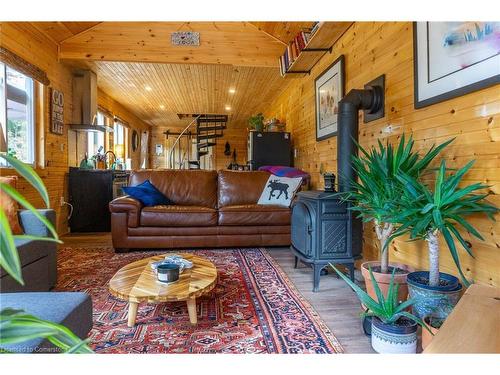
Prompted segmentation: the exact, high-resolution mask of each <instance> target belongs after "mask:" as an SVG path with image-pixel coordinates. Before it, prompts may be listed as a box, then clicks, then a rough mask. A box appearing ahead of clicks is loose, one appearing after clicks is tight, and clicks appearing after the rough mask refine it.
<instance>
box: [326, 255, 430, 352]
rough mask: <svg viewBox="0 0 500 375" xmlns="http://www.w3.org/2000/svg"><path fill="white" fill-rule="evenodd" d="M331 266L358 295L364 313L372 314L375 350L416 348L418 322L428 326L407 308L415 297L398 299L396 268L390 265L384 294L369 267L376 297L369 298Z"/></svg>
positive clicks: (425, 327) (404, 350)
mask: <svg viewBox="0 0 500 375" xmlns="http://www.w3.org/2000/svg"><path fill="white" fill-rule="evenodd" d="M330 266H331V267H332V268H333V269H334V270H335V272H337V274H338V275H339V276H340V277H341V278H342V279H344V281H345V282H346V283H347V284H349V286H350V287H351V288H352V290H354V292H355V293H356V294H357V295H358V298H359V299H360V301H361V303H362V304H363V305H365V306H366V307H367V311H366V312H364V313H362V315H364V316H371V317H373V319H372V329H371V332H372V334H371V343H372V347H373V349H374V350H375V351H376V352H377V353H383V354H399V353H400V354H412V353H416V351H417V328H418V325H421V326H422V328H423V329H428V328H427V326H425V324H424V323H423V322H422V320H421V319H420V318H418V317H416V316H415V315H412V314H411V313H409V312H408V311H407V309H408V308H409V307H410V306H412V305H413V304H414V303H415V300H412V299H410V300H407V301H404V302H400V301H399V300H398V289H399V285H398V284H396V283H395V281H394V277H395V273H396V268H393V270H392V273H391V279H390V282H389V288H388V290H387V295H386V296H384V294H383V293H382V290H381V289H380V287H379V285H378V283H377V280H375V276H374V274H373V271H372V270H371V268H370V269H369V271H368V272H369V274H370V278H371V280H372V283H373V288H374V290H375V293H376V295H377V297H378V298H377V299H376V300H375V299H373V298H372V297H370V296H369V295H368V294H367V293H366V292H365V291H363V290H362V289H361V288H360V287H359V286H357V285H356V284H355V283H354V282H352V281H351V280H350V279H349V278H348V277H347V276H346V275H344V274H343V273H342V272H341V271H339V270H338V269H337V268H336V267H335V266H334V265H333V264H330Z"/></svg>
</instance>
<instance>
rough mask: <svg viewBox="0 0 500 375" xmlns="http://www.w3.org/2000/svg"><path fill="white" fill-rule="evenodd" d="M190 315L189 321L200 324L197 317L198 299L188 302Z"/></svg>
mask: <svg viewBox="0 0 500 375" xmlns="http://www.w3.org/2000/svg"><path fill="white" fill-rule="evenodd" d="M186 303H187V307H188V313H189V321H190V322H191V324H197V323H198V317H197V316H196V298H191V299H188V300H187V301H186Z"/></svg>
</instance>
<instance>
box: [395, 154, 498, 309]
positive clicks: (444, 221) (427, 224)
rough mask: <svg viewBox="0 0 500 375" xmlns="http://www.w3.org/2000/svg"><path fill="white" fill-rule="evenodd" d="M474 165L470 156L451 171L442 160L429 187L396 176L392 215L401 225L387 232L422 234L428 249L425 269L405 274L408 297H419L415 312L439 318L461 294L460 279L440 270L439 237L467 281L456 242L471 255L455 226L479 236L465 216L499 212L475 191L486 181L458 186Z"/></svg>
mask: <svg viewBox="0 0 500 375" xmlns="http://www.w3.org/2000/svg"><path fill="white" fill-rule="evenodd" d="M473 164H474V161H471V162H469V163H468V164H467V165H465V166H464V167H463V168H460V169H459V170H457V171H456V172H454V173H448V171H447V168H446V162H445V161H444V160H443V161H442V162H441V165H440V168H439V170H438V171H437V174H436V181H435V183H434V191H431V189H430V188H429V186H427V184H425V183H423V182H421V181H420V180H419V179H417V178H415V177H413V176H409V175H408V174H403V175H401V176H399V178H400V180H401V182H402V183H403V184H404V185H405V190H404V194H403V195H402V197H401V211H400V213H399V214H398V215H396V216H395V217H394V220H395V221H396V222H397V223H400V226H399V227H398V229H397V230H396V231H395V232H394V234H393V235H392V237H395V236H400V235H402V234H405V233H408V234H409V236H410V239H411V240H418V239H424V240H425V241H426V242H427V245H428V251H429V271H428V272H427V271H420V272H413V273H410V274H409V275H408V278H407V279H408V285H409V292H410V297H411V298H417V297H418V300H417V302H416V303H415V304H414V305H413V311H414V313H415V315H417V316H418V317H421V318H423V317H425V316H427V315H429V314H433V315H434V316H435V317H438V318H446V316H448V314H449V311H450V309H449V306H450V305H451V306H455V304H456V303H457V302H458V299H459V297H460V290H461V289H462V285H461V284H460V282H459V280H458V279H457V278H456V277H455V276H453V275H449V274H446V273H442V272H439V250H440V249H439V238H440V237H443V238H444V240H445V242H446V244H447V247H448V249H449V251H450V253H451V256H452V258H453V260H454V262H455V265H456V267H457V270H458V273H459V275H460V277H461V279H462V282H463V283H464V284H465V285H466V286H468V285H469V281H468V280H467V279H466V277H465V275H464V274H463V272H462V268H461V266H460V258H459V254H458V250H457V245H456V244H455V241H458V243H459V244H460V245H461V246H462V248H463V249H464V250H465V251H466V252H467V253H468V254H469V255H470V256H473V254H472V250H471V246H470V243H469V242H467V241H466V240H465V239H464V237H463V235H462V233H461V232H460V230H465V231H467V232H468V233H470V234H471V235H472V236H474V237H476V238H478V239H481V240H483V237H482V236H481V234H480V233H479V232H478V231H477V230H476V229H475V228H474V227H473V226H472V225H471V224H470V223H469V222H468V221H467V220H466V219H465V218H466V217H467V216H471V215H478V214H486V215H487V216H488V217H489V218H490V219H492V220H494V217H493V215H494V214H495V213H496V212H498V209H497V208H496V207H495V206H494V205H492V204H490V203H488V202H487V201H486V200H485V198H486V197H487V196H488V193H484V192H483V193H477V192H478V191H480V190H483V189H485V188H487V187H488V186H486V185H484V184H482V183H474V184H471V185H467V186H463V184H462V186H463V187H459V184H460V183H461V182H462V178H463V176H464V175H465V174H466V173H467V172H468V171H469V169H470V168H471V167H472V165H473Z"/></svg>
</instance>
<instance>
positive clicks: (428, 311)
mask: <svg viewBox="0 0 500 375" xmlns="http://www.w3.org/2000/svg"><path fill="white" fill-rule="evenodd" d="M439 280H440V285H439V286H429V272H427V271H419V272H412V273H410V274H409V275H408V278H407V281H408V289H409V295H410V298H413V299H415V304H414V305H413V306H412V310H413V314H414V315H415V316H417V317H419V318H420V319H423V318H424V317H426V316H429V315H432V316H435V317H438V318H441V319H446V317H447V316H448V315H449V314H450V312H451V310H452V309H453V307H454V306H455V305H456V304H457V302H458V300H459V299H460V291H461V290H462V284H460V283H459V282H458V279H457V278H456V277H455V276H453V275H449V274H446V273H442V272H440V273H439Z"/></svg>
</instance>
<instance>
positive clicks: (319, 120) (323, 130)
mask: <svg viewBox="0 0 500 375" xmlns="http://www.w3.org/2000/svg"><path fill="white" fill-rule="evenodd" d="M314 90H315V94H316V95H315V98H316V140H317V141H321V140H323V139H326V138H329V137H333V136H334V135H337V113H338V108H339V101H340V99H342V97H343V96H344V55H341V56H340V57H339V58H338V59H337V60H335V61H334V62H333V64H332V65H330V66H329V67H328V68H326V69H325V71H324V72H323V73H321V74H320V75H319V76H318V77H317V78H316V79H315V81H314Z"/></svg>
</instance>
